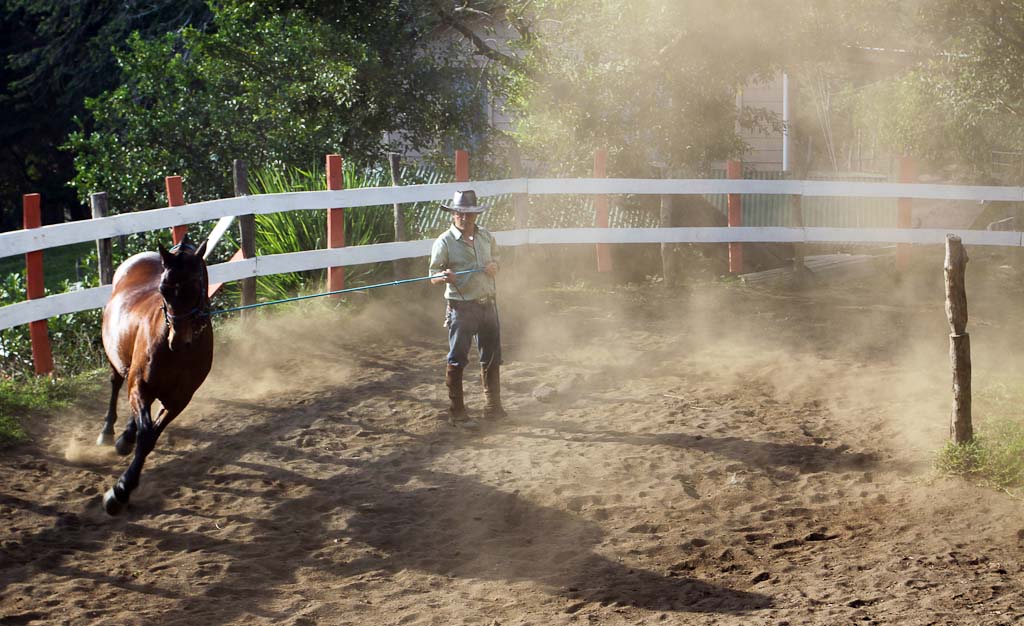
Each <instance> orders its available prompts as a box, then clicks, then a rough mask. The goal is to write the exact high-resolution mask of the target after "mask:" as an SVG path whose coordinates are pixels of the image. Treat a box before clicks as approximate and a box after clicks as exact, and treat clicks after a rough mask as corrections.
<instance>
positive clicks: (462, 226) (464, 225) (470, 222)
mask: <svg viewBox="0 0 1024 626" xmlns="http://www.w3.org/2000/svg"><path fill="white" fill-rule="evenodd" d="M452 220H453V221H454V222H455V227H456V228H458V229H459V230H472V229H473V226H474V224H476V213H455V214H454V216H453V217H452Z"/></svg>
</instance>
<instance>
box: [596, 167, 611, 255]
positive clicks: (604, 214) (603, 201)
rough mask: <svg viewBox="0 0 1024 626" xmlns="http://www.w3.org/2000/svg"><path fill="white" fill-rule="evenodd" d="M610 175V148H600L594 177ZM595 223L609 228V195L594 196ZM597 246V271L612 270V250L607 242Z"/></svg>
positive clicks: (599, 226) (600, 226)
mask: <svg viewBox="0 0 1024 626" xmlns="http://www.w3.org/2000/svg"><path fill="white" fill-rule="evenodd" d="M607 176H608V150H607V149H606V148H599V149H597V150H595V151H594V178H606V177H607ZM594 225H595V226H597V227H598V228H608V226H609V217H608V195H607V194H599V195H596V196H594ZM596 248H597V271H598V272H610V271H612V251H611V249H610V248H609V247H608V244H606V243H599V244H596Z"/></svg>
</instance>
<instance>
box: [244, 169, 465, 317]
mask: <svg viewBox="0 0 1024 626" xmlns="http://www.w3.org/2000/svg"><path fill="white" fill-rule="evenodd" d="M343 175H344V182H345V188H346V189H355V188H360V187H381V186H386V185H390V184H391V181H390V175H389V174H388V173H387V172H386V171H385V170H384V169H383V168H365V169H360V168H356V167H354V166H350V165H348V164H346V165H345V167H344V169H343ZM445 177H446V175H445V174H444V173H442V172H438V171H436V170H434V169H433V168H431V167H429V166H426V165H416V166H406V167H404V168H403V170H402V180H403V181H405V182H406V183H408V184H424V183H426V184H433V183H438V182H443V180H444V179H445ZM325 188H326V181H325V177H324V174H323V170H321V169H319V168H315V167H314V168H312V169H309V170H305V169H301V168H284V169H277V168H262V169H257V170H254V171H253V172H252V173H251V175H250V178H249V190H250V192H251V193H253V194H268V193H289V192H296V191H316V190H322V189H325ZM404 211H405V212H406V223H407V225H408V228H409V235H410V237H421V236H423V235H424V234H425V233H427V232H430V231H432V230H435V226H436V223H439V222H441V221H443V219H442V217H441V216H442V215H443V211H442V210H441V209H439V208H438V206H437V203H433V202H429V203H428V202H422V203H414V204H411V205H407V206H405V207H404ZM345 239H346V244H347V245H350V246H358V245H367V244H373V243H382V242H387V241H393V240H394V230H393V208H392V205H380V206H368V207H358V208H352V209H347V210H346V211H345ZM326 245H327V211H326V209H317V210H309V211H287V212H282V213H269V214H265V215H257V216H256V254H257V255H258V256H263V255H269V254H284V253H287V252H299V251H302V250H314V249H318V248H324V247H325V246H326ZM381 271H382V267H381V265H380V264H375V265H370V266H358V267H350V268H347V269H346V274H345V276H346V282H347V283H348V284H350V285H360V284H366V283H367V282H371V279H373V278H374V277H375V276H376V275H377V274H378V273H380V272H381ZM325 273H326V272H325V271H324V270H312V271H308V272H295V273H290V274H276V275H273V276H261V277H260V278H259V279H257V281H256V285H257V288H256V291H257V296H258V297H259V298H261V299H268V300H276V299H281V298H286V297H289V296H292V295H295V294H297V293H303V292H305V293H312V292H315V291H319V290H322V289H323V286H324V278H325Z"/></svg>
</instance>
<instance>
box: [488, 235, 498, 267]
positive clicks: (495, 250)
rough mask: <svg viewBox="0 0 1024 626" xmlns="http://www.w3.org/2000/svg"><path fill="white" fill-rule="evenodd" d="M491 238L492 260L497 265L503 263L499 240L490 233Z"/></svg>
mask: <svg viewBox="0 0 1024 626" xmlns="http://www.w3.org/2000/svg"><path fill="white" fill-rule="evenodd" d="M488 234H489V235H490V236H491V260H493V261H494V262H495V263H501V250H500V249H499V248H498V239H497V237H495V236H494V233H491V232H488Z"/></svg>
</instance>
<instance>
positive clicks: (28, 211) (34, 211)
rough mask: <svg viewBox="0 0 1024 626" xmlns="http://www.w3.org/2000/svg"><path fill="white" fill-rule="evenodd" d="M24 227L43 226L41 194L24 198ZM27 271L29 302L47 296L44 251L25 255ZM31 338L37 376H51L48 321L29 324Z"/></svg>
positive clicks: (33, 361) (51, 353) (51, 364)
mask: <svg viewBox="0 0 1024 626" xmlns="http://www.w3.org/2000/svg"><path fill="white" fill-rule="evenodd" d="M22 211H23V218H22V223H23V226H24V227H25V228H26V229H27V228H39V227H40V226H42V225H43V220H42V214H41V213H40V210H39V194H37V193H30V194H25V195H24V196H23V197H22ZM25 270H26V273H27V274H28V285H27V287H28V288H27V289H26V291H27V294H26V295H27V296H28V299H29V300H35V299H36V298H43V297H45V296H46V288H45V286H44V285H43V251H42V250H35V251H33V252H26V253H25ZM28 330H29V336H30V337H31V339H32V365H33V366H34V367H35V370H36V374H49V373H50V372H52V371H53V352H51V350H50V334H49V327H48V325H47V323H46V320H36V321H34V322H29V324H28Z"/></svg>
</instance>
